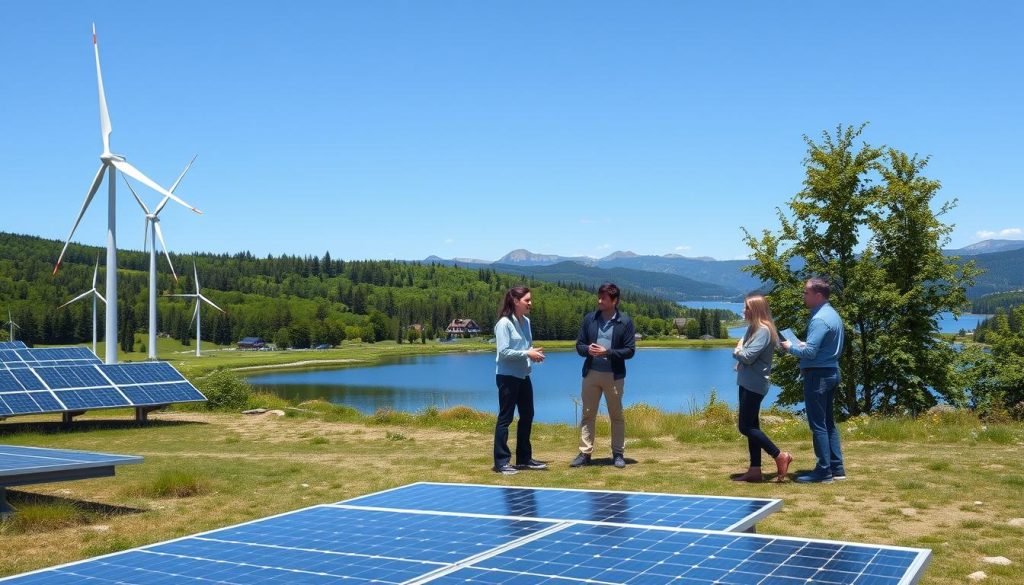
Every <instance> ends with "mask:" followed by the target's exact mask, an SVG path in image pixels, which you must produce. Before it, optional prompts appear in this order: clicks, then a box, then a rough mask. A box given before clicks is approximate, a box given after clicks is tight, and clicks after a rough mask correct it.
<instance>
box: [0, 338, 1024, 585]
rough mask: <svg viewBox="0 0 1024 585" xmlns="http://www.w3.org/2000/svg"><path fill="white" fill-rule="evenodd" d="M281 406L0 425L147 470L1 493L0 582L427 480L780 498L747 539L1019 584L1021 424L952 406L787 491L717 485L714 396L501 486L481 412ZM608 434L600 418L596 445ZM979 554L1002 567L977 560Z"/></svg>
mask: <svg viewBox="0 0 1024 585" xmlns="http://www.w3.org/2000/svg"><path fill="white" fill-rule="evenodd" d="M375 349H380V350H381V351H383V350H384V349H385V346H384V344H377V346H376V348H375ZM396 349H397V347H396ZM338 352H339V354H340V355H342V356H343V355H345V354H344V352H345V349H341V350H338ZM267 353H270V352H267ZM385 353H386V352H385ZM205 359H206V358H204V360H205ZM218 359H219V358H211V360H210V361H211V362H212V361H214V360H218ZM225 361H229V360H225ZM204 366H205V364H204ZM287 413H288V414H287V416H281V417H279V416H274V415H272V414H264V415H257V416H246V415H240V414H228V413H209V412H186V411H169V412H163V413H155V414H153V415H151V417H152V421H151V423H150V424H148V425H147V426H143V427H137V426H135V425H134V424H132V423H131V422H129V419H130V413H129V412H127V411H125V412H107V413H90V414H87V415H85V416H83V417H81V418H80V419H78V420H77V421H76V423H75V424H74V426H73V427H72V428H71V429H70V430H67V429H63V428H61V426H60V424H59V423H58V422H56V421H55V420H54V418H55V417H52V416H49V417H36V418H32V417H25V418H18V419H15V420H12V421H5V422H3V423H2V424H0V442H2V443H4V444H16V445H36V446H47V447H60V448H72V449H86V450H98V451H106V452H112V453H125V454H136V455H142V456H144V457H145V463H143V464H141V465H131V466H125V467H123V468H121V469H119V470H118V473H117V476H116V477H113V478H103V479H91V480H84V481H75V482H67V483H56V484H47V485H38V486H27V487H24V488H18V489H17V490H11V492H10V499H11V502H12V504H13V505H14V506H15V507H17V508H18V509H19V513H18V514H16V515H15V516H14V517H12V518H11V519H9V520H6V521H3V522H0V542H2V543H3V554H2V555H0V575H9V574H13V573H18V572H22V571H27V570H30V569H35V568H39V567H45V566H50V565H53V564H57V563H62V562H67V561H72V560H75V559H81V558H86V557H90V556H94V555H98V554H103V553H108V552H112V551H117V550H121V549H124V548H128V547H132V546H138V545H142V544H146V543H151V542H156V541H160V540H165V539H168V538H173V537H178V536H182V535H186V534H191V533H195V532H199V531H202V530H208V529H213V528H217V527H221V526H226V525H229V524H234V523H237V522H242V521H245V520H250V519H253V518H260V517H264V516H268V515H271V514H275V513H279V512H283V511H287V510H293V509H297V508H301V507H305V506H309V505H313V504H318V503H324V502H336V501H339V500H343V499H346V498H351V497H354V496H358V495H361V494H365V493H368V492H372V491H376V490H380V489H384V488H389V487H393V486H398V485H402V484H406V483H410V482H414V481H421V480H429V481H446V482H473V483H488V484H501V485H518V486H559V487H573V488H606V489H617V490H633V491H656V492H671V493H692V494H715V495H732V496H753V497H778V498H782V499H784V501H785V506H784V508H783V510H782V511H781V512H779V513H776V514H774V515H772V516H771V517H769V518H768V519H766V520H765V521H763V522H762V523H761V524H760V525H759V526H758V531H759V532H761V533H768V534H784V535H795V536H808V537H817V538H826V539H838V540H852V541H861V542H868V543H886V544H895V545H904V546H915V547H925V548H930V549H932V550H933V551H934V557H933V560H932V563H931V566H930V567H929V569H928V570H927V572H926V573H925V576H924V578H923V580H922V581H921V582H922V583H926V584H938V585H946V584H953V583H964V582H966V581H967V580H966V576H967V575H968V574H970V573H973V572H975V571H979V570H983V571H985V572H986V573H988V575H989V579H988V580H986V581H985V583H991V584H994V585H995V584H1011V583H1021V582H1024V551H1022V547H1021V542H1022V537H1024V527H1020V526H1013V525H1011V524H1010V523H1009V521H1010V520H1011V519H1014V518H1022V517H1024V496H1022V493H1024V461H1022V458H1021V453H1022V446H1024V426H1022V425H1020V424H1009V425H985V424H982V423H980V422H978V421H977V420H976V419H974V418H973V417H971V416H970V415H967V414H960V413H952V414H943V415H934V416H930V417H925V418H921V419H917V420H879V419H869V418H859V419H854V420H851V421H848V422H846V423H844V425H843V428H842V433H843V438H844V441H845V443H844V447H845V452H846V458H847V472H848V474H849V479H848V480H847V481H845V482H836V483H834V484H831V485H800V484H795V483H792V482H787V483H783V484H775V483H763V484H737V483H735V482H731V481H729V476H730V474H732V473H737V472H740V471H743V470H744V469H745V464H746V461H745V457H746V455H745V453H746V447H745V442H743V441H742V440H741V438H740V437H738V435H737V434H736V432H735V431H734V430H733V429H734V426H733V425H734V422H733V418H734V414H733V413H732V412H730V411H729V410H728V408H727V407H725V405H724V404H722V403H713V404H711V405H708V406H706V407H705V408H704V409H703V410H702V411H700V412H695V413H692V414H689V415H684V414H665V413H661V412H658V411H656V410H654V409H651V408H649V407H645V406H643V405H636V406H633V407H631V408H630V409H629V410H628V413H627V416H628V418H627V421H628V422H627V424H628V432H627V436H628V438H629V441H628V444H627V453H626V455H627V461H628V463H629V464H628V465H627V467H626V469H625V470H617V469H615V468H614V467H612V466H610V465H597V466H591V467H586V468H580V469H570V468H569V467H568V462H569V460H570V459H571V458H572V457H573V456H574V454H575V452H576V439H575V437H576V431H575V430H574V429H573V428H571V427H570V426H567V425H535V427H534V435H533V436H534V451H535V454H536V456H537V457H538V458H541V459H546V460H549V461H550V462H551V469H550V470H547V471H538V472H521V473H519V474H518V475H515V476H502V475H498V474H495V473H493V472H491V471H490V466H491V456H490V453H491V432H492V428H493V424H494V418H493V417H492V416H490V415H486V414H481V413H476V412H473V411H470V410H468V409H465V408H455V409H451V410H449V411H443V412H439V411H437V410H433V409H430V410H427V411H425V412H423V413H420V414H418V415H409V414H403V413H394V412H380V413H377V414H376V415H373V416H368V417H367V416H360V415H359V414H358V413H355V412H354V411H352V410H350V409H346V408H343V407H334V406H331V405H328V404H325V403H320V402H311V403H304V404H301V405H298V406H297V407H296V408H292V409H289V410H288V411H287ZM765 415H766V416H765V421H766V423H767V424H766V428H767V429H768V432H769V434H770V435H771V436H772V437H773V438H774V439H775V440H776V442H777V443H779V445H780V447H782V448H783V449H787V450H791V451H792V452H793V454H794V456H795V461H794V464H793V468H792V471H798V470H802V469H808V468H809V467H810V466H811V465H812V460H813V455H812V452H811V449H810V439H809V433H808V431H807V430H806V427H805V424H804V423H803V422H801V421H800V420H798V419H795V418H793V417H792V416H790V415H788V414H786V413H781V412H774V411H769V412H766V413H765ZM607 437H608V428H607V423H606V421H601V422H600V425H599V445H598V448H599V450H600V449H606V448H607ZM599 455H602V456H603V454H601V453H599ZM986 556H1005V557H1007V558H1009V559H1011V560H1012V561H1013V564H1012V565H1010V566H997V565H992V564H986V563H984V562H983V561H982V557H986Z"/></svg>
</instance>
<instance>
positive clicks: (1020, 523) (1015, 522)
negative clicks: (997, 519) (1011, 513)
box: [1007, 518, 1024, 527]
mask: <svg viewBox="0 0 1024 585" xmlns="http://www.w3.org/2000/svg"><path fill="white" fill-rule="evenodd" d="M1007 524H1009V525H1010V526H1017V527H1024V518H1011V519H1010V521H1009V522H1007Z"/></svg>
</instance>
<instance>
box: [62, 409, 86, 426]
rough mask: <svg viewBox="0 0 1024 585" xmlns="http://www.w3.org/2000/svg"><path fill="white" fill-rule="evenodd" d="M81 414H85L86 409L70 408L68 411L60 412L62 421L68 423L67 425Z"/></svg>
mask: <svg viewBox="0 0 1024 585" xmlns="http://www.w3.org/2000/svg"><path fill="white" fill-rule="evenodd" d="M80 414H85V411H84V410H69V411H67V412H62V413H60V422H62V423H64V424H66V425H69V424H71V423H72V422H74V420H75V417H76V416H78V415H80Z"/></svg>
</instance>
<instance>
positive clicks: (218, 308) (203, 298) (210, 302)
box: [199, 295, 226, 313]
mask: <svg viewBox="0 0 1024 585" xmlns="http://www.w3.org/2000/svg"><path fill="white" fill-rule="evenodd" d="M199 300H202V301H206V304H207V305H210V306H211V307H213V308H214V309H217V310H218V311H220V312H221V313H225V312H226V311H225V310H224V309H222V308H220V307H218V306H217V304H216V303H214V302H213V301H211V300H210V299H208V298H206V297H204V296H203V295H199Z"/></svg>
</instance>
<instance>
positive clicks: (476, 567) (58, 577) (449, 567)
mask: <svg viewBox="0 0 1024 585" xmlns="http://www.w3.org/2000/svg"><path fill="white" fill-rule="evenodd" d="M420 483H431V482H420ZM410 485H415V484H410ZM440 485H460V484H440ZM470 485H472V484H470ZM403 487H407V486H403ZM494 487H502V486H494ZM395 489H401V488H395ZM534 489H536V488H534ZM554 489H557V488H554ZM387 491H394V490H385V492H387ZM587 491H599V490H587ZM377 493H383V492H377ZM619 493H635V492H619ZM666 495H678V494H666ZM362 497H365V496H360V497H357V498H351V499H350V500H344V501H342V502H339V503H336V504H322V505H317V506H310V507H307V508H303V509H301V510H296V511H293V512H285V513H282V514H277V515H274V516H269V517H266V518H259V519H255V520H251V521H248V522H243V523H240V524H236V525H233V526H228V527H224V528H218V529H214V530H209V531H206V532H202V533H199V534H194V535H189V536H183V537H180V538H176V539H171V540H168V541H164V542H159V543H154V544H150V545H146V546H142V547H137V548H133V549H128V550H125V551H120V552H116V553H110V554H108V555H103V556H99V557H95V558H91V559H84V560H81V561H75V562H72V563H66V564H63V565H58V566H55V567H48V568H44V569H39V570H36V571H32V572H29V573H23V574H21V575H13V576H11V577H7V578H0V582H16V581H18V582H20V581H22V580H23V582H25V583H50V582H60V583H64V582H67V579H68V576H67V574H66V573H62V572H61V571H62V570H63V569H66V568H68V567H73V566H76V565H83V564H88V563H100V564H102V561H103V560H104V559H109V558H112V557H117V556H121V555H124V556H126V557H127V556H128V555H131V554H133V553H138V552H157V551H148V549H154V548H157V547H162V546H166V545H170V544H174V543H180V542H182V541H186V540H189V539H200V540H201V539H202V538H203V537H205V536H209V535H211V534H214V533H217V532H222V531H229V530H232V529H238V528H241V527H245V526H249V525H253V524H256V523H260V522H271V521H273V520H275V519H279V518H282V517H286V516H289V515H292V514H302V513H306V512H309V511H312V510H316V509H326V508H334V509H344V510H351V511H355V512H362V513H365V514H368V515H373V514H398V515H401V514H415V515H427V516H432V517H435V518H437V519H439V521H441V522H443V521H444V520H446V519H447V520H454V519H455V518H462V519H468V518H477V519H480V520H484V521H486V520H495V519H500V520H515V521H520V522H534V523H537V525H538V526H541V525H547V528H545V529H542V530H539V531H537V532H534V533H532V534H528V535H526V536H523V537H521V538H518V539H516V540H513V541H511V542H508V543H506V544H504V545H500V546H495V547H493V548H491V549H490V550H487V551H485V552H482V553H479V554H475V555H470V556H467V557H466V558H463V559H461V560H459V561H455V562H449V563H434V564H435V565H439V566H437V568H436V569H434V570H432V571H429V572H426V573H424V574H421V575H419V576H417V577H412V578H410V579H407V580H405V581H403V582H404V583H408V584H419V583H429V582H432V581H435V580H448V581H449V582H465V581H464V580H463V579H460V578H459V577H460V576H459V575H458V574H459V573H460V572H465V571H477V572H483V573H484V574H487V575H488V576H490V577H493V576H495V575H497V574H504V575H506V576H512V577H516V576H518V577H525V578H528V577H537V578H539V577H540V574H538V573H526V572H521V571H520V572H509V571H503V570H502V569H500V568H493V567H487V566H485V564H486V563H487V561H489V560H491V559H496V558H498V557H501V556H502V555H505V554H506V553H507V554H511V555H515V554H516V553H517V552H520V551H523V550H525V549H526V548H527V547H529V546H530V545H532V544H535V543H542V541H544V540H546V539H550V538H555V537H557V536H558V535H559V534H561V533H563V532H564V531H565V530H570V529H572V528H574V527H576V528H579V529H582V530H594V531H596V530H599V529H602V528H606V529H608V530H610V531H619V532H623V531H636V532H639V533H641V534H649V533H661V534H665V535H666V539H667V538H671V537H672V535H674V534H678V535H681V536H680V537H679V538H684V537H686V536H692V537H705V536H706V537H709V538H722V539H728V540H731V541H733V542H737V541H741V540H742V541H745V542H765V541H771V542H773V543H779V542H782V543H799V544H800V545H801V546H803V547H806V546H808V545H812V546H813V545H824V546H826V547H844V546H850V547H858V548H865V549H873V550H881V551H898V552H901V553H904V554H905V555H908V557H907V558H910V559H913V560H912V561H911V562H910V563H908V565H907V567H906V569H901V570H902V571H903V572H902V575H901V576H899V581H898V582H897V583H896V584H895V585H914V584H915V583H917V582H918V580H919V579H920V577H921V575H922V574H923V571H924V569H925V568H926V567H927V565H928V563H929V561H930V558H931V551H928V550H926V549H913V548H906V547H897V546H890V545H870V544H861V543H854V542H843V541H832V540H822V539H807V538H798V537H792V536H772V535H764V534H750V533H743V532H726V531H721V530H694V529H686V528H673V527H666V526H644V525H636V526H633V525H625V526H619V525H610V524H602V523H598V522H564V521H559V520H552V519H544V518H531V517H520V518H515V517H512V518H502V517H496V516H493V515H478V514H455V513H438V512H428V511H417V512H414V511H411V510H394V511H389V510H376V509H368V508H361V507H359V506H354V505H349V504H346V502H351V501H355V500H358V499H360V498H362ZM750 539H754V540H750ZM207 540H209V539H207ZM395 540H398V539H397V538H396V539H395ZM237 544H240V545H248V546H257V547H258V546H270V545H266V544H263V545H261V544H260V543H257V542H250V543H244V542H238V543H237ZM441 544H444V543H441ZM769 546H771V545H769ZM295 550H299V549H295ZM302 550H307V551H308V550H310V549H302ZM319 552H323V553H325V554H326V551H319ZM158 554H159V553H158ZM236 555H237V553H236ZM353 556H356V557H359V558H360V559H362V558H374V557H372V556H371V555H369V554H367V555H353ZM182 558H183V559H192V560H194V561H196V562H197V563H199V562H200V561H202V562H205V563H213V562H216V563H218V564H221V565H230V564H232V563H233V561H232V560H225V559H220V560H217V561H209V560H203V559H200V558H198V557H187V556H186V557H182ZM377 558H381V559H382V561H381V562H387V561H388V559H386V558H383V557H377ZM705 558H707V559H708V560H712V559H714V558H715V557H714V556H708V557H705ZM800 558H814V557H811V556H805V557H800ZM399 560H401V559H392V560H391V561H390V562H396V561H399ZM830 560H831V559H830ZM413 562H420V563H421V564H424V565H429V564H431V562H427V561H413ZM234 564H235V565H238V566H240V567H242V566H244V567H246V568H249V567H251V565H243V564H242V563H239V562H235V563H234ZM780 566H782V565H780ZM822 566H824V564H823V565H822ZM225 568H226V567H225ZM268 568H269V567H268ZM274 568H277V569H279V570H282V571H284V570H288V569H287V568H285V567H283V566H282V567H274ZM695 568H696V567H695ZM249 570H250V571H251V569H249ZM311 571H312V570H311ZM48 572H53V574H52V575H47V574H46V573H48ZM840 572H842V571H840ZM307 574H308V575H317V573H315V572H307ZM163 575H169V574H168V573H163ZM246 575H247V576H248V577H249V580H248V581H247V582H253V581H252V575H251V572H250V573H247V574H246ZM319 575H326V574H324V573H319ZM858 575H863V572H861V573H859V574H858ZM173 576H174V577H175V579H176V580H178V579H181V578H182V577H183V576H182V575H180V574H177V573H175V574H173ZM543 576H544V577H545V578H548V579H550V580H551V582H552V583H556V582H564V583H567V584H568V583H580V582H581V580H580V579H567V578H564V577H558V576H555V575H550V574H544V575H543ZM35 577H39V579H36V578H35ZM49 577H53V579H54V580H48V578H49ZM337 578H338V579H339V580H340V579H342V578H344V577H341V576H337ZM349 578H351V577H349ZM765 578H767V577H765ZM893 578H895V576H894V577H893ZM86 579H87V578H86V577H83V580H86ZM197 580H198V579H197ZM210 580H211V579H210V576H209V575H205V579H203V581H205V582H209V581H210ZM662 580H663V581H668V580H669V579H668V578H665V579H662ZM760 580H761V577H758V582H760ZM116 582H124V581H122V579H117V581H116ZM141 582H145V581H141ZM350 582H351V581H350ZM476 582H481V583H491V582H493V580H492V579H483V580H481V581H476ZM516 582H523V580H522V579H519V580H518V581H516ZM595 582H598V583H614V582H619V581H595ZM730 582H732V583H737V582H739V581H730ZM794 582H803V583H822V581H808V580H807V579H806V578H804V579H802V580H796V581H794ZM850 582H852V581H850Z"/></svg>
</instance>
